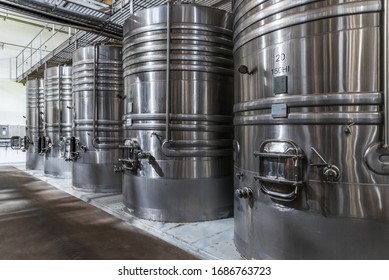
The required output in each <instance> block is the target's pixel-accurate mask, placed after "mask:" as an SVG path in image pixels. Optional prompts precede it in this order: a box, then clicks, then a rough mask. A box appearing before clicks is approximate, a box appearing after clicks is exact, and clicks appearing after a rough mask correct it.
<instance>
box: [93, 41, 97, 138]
mask: <svg viewBox="0 0 389 280" xmlns="http://www.w3.org/2000/svg"><path fill="white" fill-rule="evenodd" d="M93 53H94V55H93V98H92V100H93V101H92V102H93V125H92V126H93V128H92V129H93V134H92V135H93V138H92V139H93V142H94V141H95V139H96V115H97V112H96V111H97V110H96V109H97V108H96V106H97V96H96V78H97V77H96V71H97V63H98V61H99V59H98V55H99V48H98V45H97V44H95V45H94V52H93Z"/></svg>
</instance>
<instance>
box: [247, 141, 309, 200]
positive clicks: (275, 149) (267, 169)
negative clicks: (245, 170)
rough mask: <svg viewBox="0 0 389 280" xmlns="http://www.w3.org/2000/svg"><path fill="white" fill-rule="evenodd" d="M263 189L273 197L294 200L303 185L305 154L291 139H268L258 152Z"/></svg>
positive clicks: (259, 178)
mask: <svg viewBox="0 0 389 280" xmlns="http://www.w3.org/2000/svg"><path fill="white" fill-rule="evenodd" d="M254 155H255V156H256V157H259V176H255V177H254V179H255V180H259V181H260V182H261V190H262V192H263V193H265V194H267V195H268V196H270V197H271V198H272V199H275V200H280V201H293V200H295V199H296V198H297V196H298V195H299V193H300V191H301V188H302V186H303V184H304V183H303V181H302V170H303V168H302V167H303V158H304V154H303V152H302V150H301V149H300V147H299V146H297V144H295V143H294V142H293V141H290V140H277V139H272V140H267V141H265V142H263V143H262V144H261V147H260V149H259V151H258V152H254Z"/></svg>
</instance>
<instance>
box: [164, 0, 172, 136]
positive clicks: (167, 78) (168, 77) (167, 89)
mask: <svg viewBox="0 0 389 280" xmlns="http://www.w3.org/2000/svg"><path fill="white" fill-rule="evenodd" d="M166 5H167V6H166V13H167V15H166V28H167V29H166V132H165V134H166V136H165V141H166V142H168V141H169V134H170V129H169V125H170V31H171V30H170V0H168V1H167V2H166Z"/></svg>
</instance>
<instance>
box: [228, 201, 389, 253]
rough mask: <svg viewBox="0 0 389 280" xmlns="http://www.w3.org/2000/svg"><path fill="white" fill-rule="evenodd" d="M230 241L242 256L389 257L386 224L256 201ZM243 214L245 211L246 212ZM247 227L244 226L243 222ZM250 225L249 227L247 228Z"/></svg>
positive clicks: (236, 224) (237, 217)
mask: <svg viewBox="0 0 389 280" xmlns="http://www.w3.org/2000/svg"><path fill="white" fill-rule="evenodd" d="M235 211H236V212H237V213H235V222H236V223H235V235H234V241H235V245H236V247H237V249H238V251H239V252H240V253H241V254H242V256H243V257H244V258H246V259H277V260H291V259H297V260H310V259H311V260H314V259H315V260H318V259H322V260H334V259H335V260H341V259H343V260H357V259H362V260H363V259H365V260H366V259H388V258H389V251H388V250H387V248H389V240H388V238H387V236H388V234H389V227H388V224H387V223H386V222H376V221H372V220H368V219H359V218H346V217H335V216H332V217H331V216H329V217H325V216H321V215H318V214H313V213H310V212H303V211H298V213H297V211H294V210H290V211H286V209H282V208H281V209H277V207H269V206H266V205H261V204H258V205H256V206H255V211H253V212H252V216H250V217H249V218H248V219H249V220H250V222H248V223H247V224H242V223H240V222H239V221H238V220H237V219H240V216H241V215H243V213H240V212H241V210H239V209H237V208H235ZM246 215H247V214H246ZM245 225H246V226H248V227H249V228H244V226H245ZM250 227H251V229H250Z"/></svg>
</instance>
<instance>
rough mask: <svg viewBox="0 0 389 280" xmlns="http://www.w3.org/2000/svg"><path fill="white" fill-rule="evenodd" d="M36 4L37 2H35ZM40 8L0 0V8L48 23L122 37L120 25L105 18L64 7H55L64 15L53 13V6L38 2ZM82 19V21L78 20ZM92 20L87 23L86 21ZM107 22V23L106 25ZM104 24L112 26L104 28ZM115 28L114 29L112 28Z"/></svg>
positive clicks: (118, 38) (116, 37)
mask: <svg viewBox="0 0 389 280" xmlns="http://www.w3.org/2000/svg"><path fill="white" fill-rule="evenodd" d="M35 4H38V3H35ZM37 6H40V8H43V9H45V10H47V11H45V10H40V9H37V8H34V7H30V6H26V5H23V4H19V3H15V2H10V1H5V0H0V8H4V9H7V10H11V11H13V12H17V13H21V14H24V15H27V16H30V17H33V18H36V19H39V20H44V21H46V22H50V23H59V24H62V25H66V26H70V27H73V28H76V29H80V30H84V31H87V32H92V33H97V34H99V35H102V36H106V37H108V38H113V39H117V40H121V39H122V32H123V30H122V27H121V26H120V25H117V24H114V23H112V22H108V23H107V21H105V20H98V19H97V18H95V17H85V14H82V13H77V12H73V11H72V12H70V11H69V10H66V9H64V8H60V7H58V6H57V7H56V8H55V9H56V10H59V11H61V12H62V13H63V14H65V16H63V15H59V14H53V13H52V12H51V11H52V10H53V9H54V7H53V6H48V5H47V4H46V5H45V6H43V7H42V4H41V3H40V5H37ZM80 20H82V22H80ZM88 20H89V21H93V22H92V23H88V22H87V21H88ZM108 24H109V25H108ZM105 26H108V27H112V28H110V29H109V28H106V27H105ZM113 29H115V30H113Z"/></svg>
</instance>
